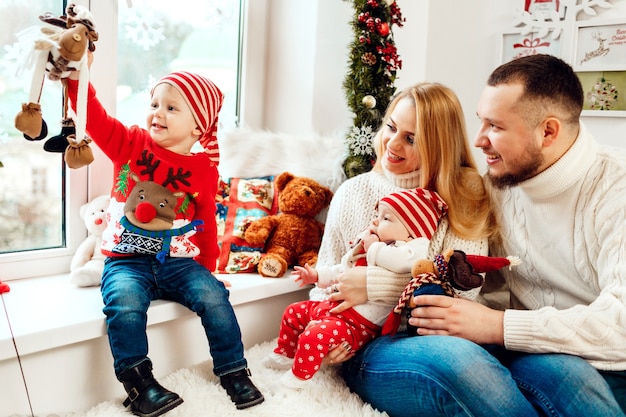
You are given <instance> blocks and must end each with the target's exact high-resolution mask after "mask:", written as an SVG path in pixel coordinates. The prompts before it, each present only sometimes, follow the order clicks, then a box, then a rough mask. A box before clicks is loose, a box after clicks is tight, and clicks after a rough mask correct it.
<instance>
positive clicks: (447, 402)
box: [68, 55, 626, 417]
mask: <svg viewBox="0 0 626 417" xmlns="http://www.w3.org/2000/svg"><path fill="white" fill-rule="evenodd" d="M71 78H72V79H70V80H69V81H68V91H69V95H70V99H71V101H72V103H73V105H74V106H75V103H76V95H77V90H78V82H77V78H78V76H77V74H76V75H73V76H72V77H71ZM151 97H152V98H151V104H150V109H149V112H148V116H147V121H146V128H139V127H137V126H133V127H126V126H124V125H123V124H122V123H121V122H119V121H118V120H116V119H114V118H112V117H110V116H109V115H108V114H107V113H106V111H105V110H104V108H103V106H102V105H101V104H100V103H99V101H98V99H97V98H96V93H95V89H94V88H93V86H91V85H90V86H89V91H88V101H89V106H88V116H87V131H88V133H89V135H90V136H91V137H92V138H93V140H94V142H96V143H97V144H98V145H99V147H100V148H101V149H102V150H103V152H104V153H105V154H106V155H107V156H108V157H109V158H110V159H111V160H112V162H113V164H114V178H115V181H114V184H115V185H114V187H113V189H112V191H111V197H112V204H116V205H117V206H116V207H118V208H119V209H118V210H116V211H114V213H118V214H119V215H120V216H121V217H123V216H125V211H124V207H125V203H126V201H127V199H128V194H129V193H130V188H132V187H133V186H135V185H137V184H141V182H139V181H132V180H128V178H138V179H139V180H140V181H153V182H156V183H158V184H161V185H163V186H167V187H168V188H170V189H171V191H175V192H177V193H179V192H182V193H184V194H185V195H186V196H188V198H189V199H191V203H189V204H182V205H180V206H179V207H178V209H177V211H176V222H177V223H176V224H179V225H180V227H181V228H183V227H187V228H186V229H185V230H188V229H189V227H190V226H189V225H198V221H199V220H201V221H203V222H204V224H203V225H202V227H203V229H204V230H203V231H201V232H198V233H196V235H194V236H191V238H190V242H191V243H192V244H193V245H194V247H193V250H192V251H190V252H189V254H180V253H168V254H167V256H164V257H158V258H157V257H156V256H155V255H156V253H152V252H150V251H149V250H147V249H146V248H145V247H138V246H137V245H133V244H119V242H122V241H124V239H131V241H133V242H135V241H136V239H137V237H136V236H132V237H131V238H129V233H130V232H132V231H133V230H126V229H125V228H124V226H123V225H124V224H126V223H124V222H123V221H120V220H121V219H110V220H109V222H108V223H109V227H110V228H111V230H110V231H109V235H110V236H111V237H112V238H113V240H115V242H112V241H109V244H110V245H109V246H107V247H106V248H104V250H105V253H106V255H107V256H108V258H107V260H106V263H105V269H104V272H103V276H102V285H101V291H102V297H103V300H104V305H105V307H104V312H105V315H106V324H107V332H108V337H109V342H110V347H111V352H112V355H113V359H114V371H115V374H116V376H117V378H118V379H119V381H120V382H121V383H122V384H123V386H124V388H125V390H126V391H127V393H128V398H127V399H126V401H125V402H124V404H125V406H129V407H130V410H131V411H132V412H133V413H134V414H136V415H139V416H144V417H146V416H150V417H154V416H158V415H161V414H164V413H166V412H167V411H169V410H171V409H173V408H175V407H176V406H178V405H180V404H181V403H182V401H183V400H182V398H181V397H179V396H178V394H176V393H174V392H171V391H169V390H167V389H166V388H165V387H163V386H162V385H160V384H159V383H158V382H157V381H156V380H155V378H154V376H153V374H152V363H151V361H150V359H149V358H148V356H147V355H148V342H147V338H146V312H147V309H148V306H149V304H150V302H151V301H152V300H154V299H158V298H165V299H169V300H174V301H176V302H179V303H181V304H183V305H185V306H186V307H188V308H189V309H190V310H192V311H194V312H196V313H197V314H198V316H199V317H200V320H201V323H202V326H203V327H204V329H205V332H206V336H207V340H208V345H209V349H210V353H211V356H212V358H213V361H214V369H213V371H214V373H215V374H216V375H217V376H218V377H219V379H220V383H221V385H222V386H223V387H224V389H225V390H226V392H227V394H228V395H229V396H230V398H231V399H232V401H233V402H234V403H235V406H236V407H237V408H239V409H244V408H248V407H252V406H255V405H257V404H260V403H262V402H263V401H264V396H263V394H262V393H261V392H260V391H259V390H258V389H257V388H256V387H255V385H254V383H253V382H252V380H251V378H250V377H251V375H250V372H249V370H248V367H247V362H246V359H245V357H244V349H243V344H242V342H241V333H240V330H239V324H238V323H237V320H236V317H235V315H234V312H233V309H232V306H231V305H230V303H229V301H228V290H227V289H226V288H225V287H224V284H223V283H222V282H220V281H219V280H217V279H216V278H215V277H214V276H213V274H212V273H211V272H210V271H213V270H214V269H215V266H216V265H215V263H216V259H217V254H218V247H217V242H216V241H215V239H214V237H215V227H216V226H215V224H214V215H213V214H214V213H213V212H214V210H215V205H214V201H213V198H212V197H213V196H214V195H215V192H216V188H217V177H218V169H217V167H218V161H219V150H218V148H217V140H216V127H217V119H218V113H219V111H220V108H221V105H222V101H223V96H222V93H221V92H220V90H219V88H218V87H217V86H216V85H215V84H213V83H212V82H211V81H210V80H208V79H206V78H204V77H202V76H200V75H198V74H194V73H187V72H175V73H172V74H169V75H167V76H165V77H163V78H162V79H161V80H159V81H158V82H157V83H156V85H155V86H154V87H153V89H152V91H151ZM583 101H584V93H583V89H582V86H581V84H580V81H579V80H578V77H577V76H576V74H575V73H574V71H573V69H572V68H571V67H570V66H569V65H568V64H567V63H566V62H564V61H562V60H561V59H559V58H556V57H553V56H549V55H532V56H526V57H522V58H518V59H515V60H512V61H510V62H508V63H505V64H502V65H501V66H499V67H498V68H496V69H495V70H494V71H493V72H492V73H491V74H490V75H489V77H488V79H487V85H486V86H485V88H484V90H483V92H482V95H481V97H480V100H479V102H478V105H477V107H476V116H477V117H478V120H479V129H478V132H477V133H476V136H475V138H474V140H473V145H474V146H475V147H477V148H479V149H481V150H482V152H483V153H484V155H485V161H486V164H487V171H486V173H485V174H484V176H483V175H481V173H480V172H479V171H478V169H477V166H476V163H475V161H474V159H473V157H472V153H471V143H470V140H469V137H468V134H467V132H466V127H465V118H464V113H463V110H462V108H461V104H460V102H459V100H458V98H457V96H456V94H455V93H454V92H453V91H452V90H450V89H449V88H447V87H446V86H444V85H441V84H438V83H431V82H423V83H418V84H415V85H413V86H411V87H409V88H406V89H405V90H403V91H400V92H398V93H397V94H396V95H395V96H394V97H393V100H392V101H391V103H390V105H389V107H388V109H387V111H386V113H385V115H384V119H383V123H382V127H381V128H380V130H379V131H378V132H377V134H376V137H375V147H376V156H377V160H376V164H375V166H374V168H373V169H372V171H370V172H367V173H365V174H361V175H358V176H356V177H353V178H351V179H349V180H347V181H345V182H344V183H343V184H342V185H341V186H340V187H339V189H338V190H337V192H336V193H335V196H334V198H333V200H332V202H331V205H330V208H329V211H328V215H327V219H326V227H325V232H324V236H323V239H322V246H321V248H320V250H319V256H318V263H317V265H315V266H310V265H302V266H299V267H296V268H295V271H294V275H295V277H296V280H298V281H300V282H302V283H303V284H310V283H317V285H318V287H326V288H327V289H328V290H329V291H327V292H324V297H323V299H320V300H313V299H312V300H308V301H304V302H301V303H298V304H295V305H292V306H289V307H288V308H287V310H286V311H285V315H284V317H283V322H282V323H280V326H281V332H280V335H279V339H278V346H277V347H276V349H275V350H274V352H273V353H272V354H271V355H270V356H268V357H267V358H266V359H265V360H264V364H265V365H267V366H271V367H275V368H279V369H284V370H285V371H286V372H285V374H284V375H283V377H282V378H281V379H280V381H279V382H278V384H277V388H276V390H277V392H279V391H280V392H283V393H284V394H285V395H288V394H289V392H290V390H306V387H307V384H310V383H312V381H311V380H313V381H314V374H315V372H316V371H317V370H318V369H319V368H320V366H323V364H324V363H326V364H330V363H333V364H340V366H341V374H342V376H343V378H344V380H345V382H346V384H347V385H348V387H349V388H350V389H351V390H352V391H353V392H355V393H356V394H358V395H359V396H360V397H361V398H362V399H363V400H364V401H366V402H368V403H370V404H372V406H373V407H375V408H376V409H379V410H381V411H384V412H386V413H387V414H389V415H390V416H413V415H414V416H459V415H467V416H489V417H491V416H520V417H528V416H622V415H624V412H625V410H626V250H625V248H626V204H624V203H625V198H624V197H623V196H624V195H625V194H624V193H626V189H625V188H626V151H619V150H616V149H609V148H607V147H604V146H601V145H600V144H598V142H596V140H595V139H594V138H593V137H592V135H591V134H590V133H589V132H588V131H587V130H586V129H585V126H584V125H583V123H582V122H581V120H580V116H581V111H582V106H583ZM196 142H199V143H200V144H201V145H202V147H203V148H204V150H205V152H199V153H194V152H192V150H191V148H192V146H193V145H194V144H195V143H196ZM173 173H174V174H175V175H173ZM131 174H132V175H133V176H131ZM121 179H124V181H123V182H122V181H121ZM140 191H141V190H140ZM620 196H622V197H620ZM212 210H213V212H211V211H212ZM135 226H137V225H136V224H135ZM194 230H195V229H194ZM113 243H116V244H115V245H113ZM448 248H453V249H456V250H460V251H463V252H465V253H467V254H477V255H488V254H489V255H492V256H507V255H509V254H515V255H517V256H519V257H520V258H521V260H522V263H521V265H518V266H516V267H515V268H513V269H510V270H509V269H503V270H500V271H498V272H495V273H489V274H488V275H487V277H486V282H485V285H484V286H483V287H482V288H476V289H472V290H469V291H458V294H457V295H458V296H455V297H449V296H445V295H441V294H440V293H433V294H423V295H419V296H417V297H416V299H415V302H416V304H417V307H415V308H414V309H412V310H411V311H410V314H409V315H408V317H403V320H402V323H401V327H400V329H399V331H398V332H396V333H394V334H386V335H380V327H381V326H382V324H383V322H384V319H385V318H386V317H387V314H388V313H389V311H390V309H391V308H392V307H393V306H394V305H395V304H396V303H397V302H398V297H399V295H400V294H401V293H402V291H403V290H404V288H405V286H406V284H407V282H408V280H409V279H410V265H411V264H412V262H413V261H414V260H415V259H419V258H428V259H434V258H435V257H436V256H437V255H439V254H441V253H443V252H444V251H445V250H446V249H448ZM407 265H408V266H409V268H408V269H407ZM455 291H456V290H455ZM502 294H505V297H502ZM383 313H384V314H383ZM335 318H337V320H335ZM331 319H333V320H331ZM330 324H332V326H330ZM277 325H278V323H277ZM407 326H411V327H412V328H415V329H416V333H417V335H415V336H413V335H410V333H408V332H406V331H405V329H406V328H407ZM330 327H332V328H330ZM303 340H309V341H310V340H322V343H317V344H316V345H314V346H313V345H312V344H311V343H302V342H301V341H303ZM311 346H313V348H315V349H316V350H317V351H316V352H315V353H316V354H315V355H313V356H314V357H313V358H312V359H311V360H309V358H310V357H312V352H306V351H305V350H306V349H310V348H311Z"/></svg>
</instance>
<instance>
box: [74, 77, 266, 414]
mask: <svg viewBox="0 0 626 417" xmlns="http://www.w3.org/2000/svg"><path fill="white" fill-rule="evenodd" d="M70 78H71V79H70V80H69V81H68V91H69V96H70V99H71V100H72V104H73V106H74V107H75V103H76V96H77V88H78V84H77V81H76V80H75V78H76V77H75V76H72V77H70ZM222 102H223V96H222V93H221V91H220V90H219V88H218V87H217V86H216V85H215V84H214V83H213V82H211V81H210V80H208V79H206V78H205V77H202V76H200V75H198V74H194V73H189V72H174V73H171V74H169V75H167V76H165V77H163V78H161V79H160V80H159V81H158V82H157V83H156V85H155V86H154V88H153V89H152V91H151V103H150V108H149V111H148V115H147V123H146V126H147V129H143V128H140V127H139V126H132V127H126V126H124V125H123V124H122V123H121V122H120V121H118V120H116V119H115V118H113V117H110V116H109V115H108V114H107V113H106V111H105V109H104V108H103V107H102V105H101V103H100V102H99V101H98V99H97V98H96V93H95V90H94V88H93V86H92V85H91V84H90V85H89V90H88V106H87V128H86V130H87V132H88V133H89V135H90V136H91V138H92V139H93V140H94V142H95V143H96V144H97V145H98V146H99V147H100V149H102V151H103V152H104V153H105V154H106V155H107V156H108V157H109V158H110V159H111V161H112V162H113V168H114V185H113V189H112V190H111V203H110V206H109V208H108V211H107V220H108V228H107V230H106V232H105V233H104V234H103V237H102V240H103V244H102V252H103V253H104V254H105V255H106V256H107V259H106V261H105V266H104V272H103V275H102V284H101V292H102V298H103V301H104V310H103V311H104V313H105V315H106V324H107V333H108V336H109V344H110V347H111V352H112V354H113V359H114V363H113V366H114V370H115V374H116V376H117V378H118V380H119V381H120V382H122V384H123V385H124V388H125V390H126V391H127V393H128V398H127V399H126V400H125V401H124V405H125V406H129V405H130V409H131V411H132V412H133V413H134V414H136V415H139V416H150V417H155V416H159V415H161V414H163V413H165V412H167V411H169V410H171V409H173V408H174V407H176V406H178V405H180V404H181V403H182V402H183V400H182V398H180V397H179V396H178V394H176V393H174V392H171V391H169V390H167V389H165V388H164V387H163V386H161V385H160V384H159V383H158V382H157V381H156V380H155V379H154V376H153V374H152V362H151V361H150V359H148V356H147V355H148V340H147V335H146V319H147V314H146V313H147V310H148V307H149V305H150V302H151V301H152V300H155V299H168V300H172V301H175V302H178V303H180V304H182V305H184V306H186V307H187V308H189V309H190V310H192V311H194V312H195V313H197V314H198V316H200V321H201V323H202V326H203V327H204V330H205V333H206V336H207V339H208V343H209V349H210V353H211V356H212V358H213V363H214V368H213V371H214V373H215V374H216V375H217V376H218V377H219V378H220V383H221V385H222V387H224V388H225V390H226V392H227V393H228V395H229V396H230V397H231V399H232V401H233V402H234V403H235V405H236V407H237V408H238V409H243V408H248V407H251V406H253V405H256V404H259V403H261V402H263V399H264V398H263V395H262V394H261V393H260V392H259V390H258V389H257V388H256V387H255V386H254V384H253V383H252V381H250V378H249V375H250V372H249V371H248V369H247V361H246V359H245V358H244V356H243V351H244V348H243V344H242V341H241V332H240V328H239V324H238V323H237V319H236V317H235V314H234V311H233V308H232V305H231V304H230V302H229V300H228V295H229V293H228V290H227V289H226V288H225V286H224V284H223V283H222V282H220V281H219V280H217V279H216V278H215V276H213V274H212V273H211V271H213V270H214V269H215V266H216V260H217V258H218V254H219V249H218V245H217V225H216V222H215V194H216V192H217V185H218V171H217V164H218V161H219V150H218V146H217V137H216V132H217V120H218V112H219V110H220V109H221V106H222ZM198 141H199V142H200V144H201V145H202V147H203V149H204V151H203V152H198V153H192V151H191V148H192V146H193V145H194V144H195V143H196V142H198Z"/></svg>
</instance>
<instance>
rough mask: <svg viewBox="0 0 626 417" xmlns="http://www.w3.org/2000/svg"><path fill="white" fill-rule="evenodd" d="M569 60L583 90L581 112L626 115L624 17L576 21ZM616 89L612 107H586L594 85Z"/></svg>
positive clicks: (625, 24)
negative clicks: (583, 99) (583, 105)
mask: <svg viewBox="0 0 626 417" xmlns="http://www.w3.org/2000/svg"><path fill="white" fill-rule="evenodd" d="M574 33H575V42H574V44H573V48H572V50H573V53H572V61H573V67H574V70H575V71H576V73H577V74H578V75H579V78H580V81H581V83H582V84H583V89H584V91H585V107H586V108H585V109H584V110H583V116H605V117H626V20H601V21H599V20H594V21H592V22H589V21H584V22H576V25H575V31H574ZM600 85H602V86H603V87H604V88H608V89H609V90H611V89H615V90H616V91H617V101H616V102H615V104H614V107H615V109H609V110H595V109H589V107H590V104H589V101H588V100H589V97H590V96H591V95H592V94H593V92H592V90H593V89H594V87H595V86H600Z"/></svg>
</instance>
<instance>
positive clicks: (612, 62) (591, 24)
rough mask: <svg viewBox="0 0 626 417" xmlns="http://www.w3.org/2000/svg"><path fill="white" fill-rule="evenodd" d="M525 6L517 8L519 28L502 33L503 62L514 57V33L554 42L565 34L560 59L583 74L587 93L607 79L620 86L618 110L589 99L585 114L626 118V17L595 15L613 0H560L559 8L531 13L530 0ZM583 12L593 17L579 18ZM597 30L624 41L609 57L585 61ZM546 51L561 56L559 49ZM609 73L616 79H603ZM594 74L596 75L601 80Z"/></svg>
mask: <svg viewBox="0 0 626 417" xmlns="http://www.w3.org/2000/svg"><path fill="white" fill-rule="evenodd" d="M611 1H613V2H616V1H621V0H611ZM524 5H525V6H524V8H523V9H519V8H518V9H516V10H515V11H514V16H515V17H514V20H513V22H512V25H513V27H514V28H515V29H513V30H512V31H511V32H510V33H504V34H503V35H502V49H501V51H500V61H501V62H505V61H506V60H509V59H511V58H512V57H513V56H514V55H511V54H510V49H509V50H508V51H507V49H508V48H509V46H510V45H512V43H511V42H512V39H514V38H513V37H512V34H513V33H514V32H517V33H518V34H519V35H520V36H521V37H522V39H525V38H524V37H525V36H528V35H529V34H533V36H534V37H535V38H539V39H548V38H551V39H552V40H553V41H555V40H557V39H563V37H562V36H561V35H562V34H565V38H566V39H564V40H563V42H564V43H562V44H561V45H560V49H561V56H560V58H562V59H564V60H565V61H567V62H569V63H570V64H571V65H572V67H573V68H574V71H576V73H577V74H578V75H579V78H580V79H581V83H582V84H583V89H584V90H585V95H586V96H587V93H590V92H591V90H592V89H593V88H594V86H595V84H596V82H603V81H604V82H605V83H606V84H605V85H609V84H612V85H617V87H616V88H617V89H618V100H617V101H618V102H617V104H616V106H617V109H616V110H612V109H611V110H591V109H589V104H588V102H586V103H585V106H586V107H587V109H583V112H582V115H583V116H608V117H626V39H623V38H626V33H625V34H624V36H622V33H621V31H622V29H623V30H626V20H598V19H596V18H595V16H597V15H598V14H599V13H601V12H602V11H603V10H606V9H610V8H612V7H613V5H612V4H611V2H609V1H607V0H559V3H558V10H547V11H545V10H544V11H535V12H534V13H529V11H528V10H526V9H530V7H528V5H529V2H528V0H524ZM563 13H565V16H563ZM583 15H586V16H591V17H593V19H587V20H580V21H579V20H578V19H579V16H583ZM597 30H603V31H605V32H607V31H608V32H610V33H611V34H617V37H618V38H620V39H617V40H615V41H614V42H622V43H620V44H617V43H616V44H615V45H614V46H612V47H611V48H613V49H617V51H614V52H612V53H611V52H608V53H607V55H608V54H609V53H611V56H610V57H608V58H606V57H604V56H602V57H595V58H593V57H592V58H591V59H587V60H584V58H585V54H586V53H591V52H593V51H594V49H593V48H591V47H590V39H591V40H593V39H594V38H593V37H591V34H592V33H593V32H594V31H597ZM608 32H607V33H608ZM607 40H608V39H607ZM605 42H606V40H605ZM595 46H597V45H594V47H595ZM599 49H601V48H599ZM568 52H570V53H568ZM546 53H550V54H552V55H555V56H559V55H558V54H557V53H556V52H546ZM599 53H600V52H598V54H599ZM616 53H619V55H616ZM566 55H567V56H566ZM583 60H584V61H583ZM607 73H608V74H609V75H610V77H611V78H612V79H613V80H614V81H611V80H608V79H606V78H604V79H603V78H602V76H603V74H605V75H606V74H607ZM598 75H599V78H598ZM593 77H596V79H597V81H596V80H595V79H593ZM609 81H610V82H609ZM585 101H587V97H585Z"/></svg>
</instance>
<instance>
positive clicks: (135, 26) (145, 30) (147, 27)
mask: <svg viewBox="0 0 626 417" xmlns="http://www.w3.org/2000/svg"><path fill="white" fill-rule="evenodd" d="M124 30H125V31H126V39H130V40H131V41H133V42H134V43H136V44H137V45H139V46H141V47H142V48H143V49H144V50H145V51H148V50H150V48H152V47H153V46H156V45H158V44H159V42H161V41H162V40H163V39H165V36H164V35H163V19H161V18H160V17H158V16H156V15H155V14H154V13H150V12H148V13H146V14H145V15H142V16H138V15H137V13H136V12H135V11H133V12H132V13H131V14H130V16H129V17H128V20H127V22H126V24H125V25H124Z"/></svg>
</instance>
